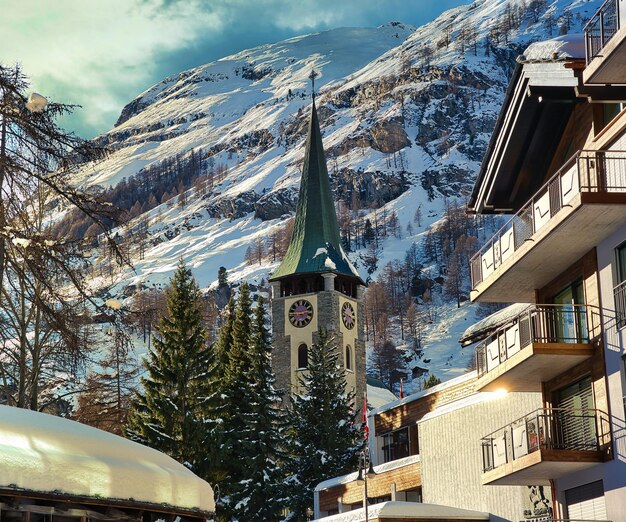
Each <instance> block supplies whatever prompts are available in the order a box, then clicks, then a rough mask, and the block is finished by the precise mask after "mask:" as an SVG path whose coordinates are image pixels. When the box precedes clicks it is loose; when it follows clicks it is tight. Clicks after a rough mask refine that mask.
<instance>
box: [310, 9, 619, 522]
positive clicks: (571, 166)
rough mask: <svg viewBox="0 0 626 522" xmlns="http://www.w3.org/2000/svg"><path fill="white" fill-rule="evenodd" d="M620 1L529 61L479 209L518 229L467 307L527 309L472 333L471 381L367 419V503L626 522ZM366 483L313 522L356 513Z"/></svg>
mask: <svg viewBox="0 0 626 522" xmlns="http://www.w3.org/2000/svg"><path fill="white" fill-rule="evenodd" d="M625 3H626V0H607V1H606V2H605V3H604V4H603V5H602V7H601V8H600V10H599V11H598V13H596V14H595V15H594V16H593V17H592V18H591V19H590V21H589V23H588V25H587V27H586V29H585V35H584V36H576V35H566V36H564V37H559V38H556V39H554V40H551V41H548V42H540V43H537V44H533V45H532V46H531V47H529V49H527V51H526V52H525V53H524V55H523V56H521V57H520V58H519V59H518V66H517V67H516V70H515V71H514V73H513V77H512V79H511V83H510V85H509V89H508V90H507V93H506V96H505V101H504V105H503V107H502V110H501V112H500V115H499V117H498V120H497V122H496V127H495V129H494V132H493V135H492V138H491V141H490V143H489V145H488V149H487V152H486V155H485V158H484V160H483V163H482V166H481V170H480V172H479V175H478V178H477V181H476V184H475V187H474V190H473V192H472V194H471V197H470V200H469V203H468V212H470V213H476V214H503V215H509V218H508V221H506V222H505V224H504V226H503V227H502V228H501V229H500V230H499V231H498V232H496V233H495V234H494V235H493V237H491V238H490V239H489V240H488V241H487V243H486V244H485V245H484V246H483V247H482V248H481V249H480V250H479V251H478V252H477V253H476V254H475V255H474V256H473V258H472V259H471V267H470V269H471V270H470V271H471V279H472V281H471V293H470V298H471V300H472V301H474V302H489V303H514V304H513V305H510V306H509V307H507V308H506V309H504V310H502V311H500V312H498V313H497V314H494V316H492V317H491V318H489V319H487V320H485V321H481V323H480V324H477V325H475V326H473V327H471V328H470V329H468V332H466V334H464V336H463V339H462V342H463V343H464V344H466V345H474V349H475V351H476V372H475V373H474V374H473V375H470V376H467V377H464V378H460V379H459V380H456V381H450V382H448V383H444V385H441V386H440V387H436V388H435V389H433V390H430V391H428V392H427V393H425V394H421V395H419V394H418V395H415V396H410V397H408V398H407V399H404V400H403V401H399V402H396V403H390V404H389V405H387V406H385V407H383V408H379V409H377V410H374V411H373V412H372V415H371V416H370V448H371V452H372V454H373V455H374V456H375V462H376V463H377V466H376V467H375V471H376V472H377V473H376V474H375V475H373V476H371V478H370V481H369V482H370V491H371V492H372V493H371V494H370V495H369V498H370V499H371V501H374V502H376V501H384V500H392V501H395V500H411V501H418V502H429V503H435V504H446V505H450V506H454V507H458V508H462V509H470V510H480V511H484V512H488V513H491V515H492V519H494V518H495V519H496V520H512V521H518V520H528V521H530V520H581V521H590V520H605V521H606V520H610V521H614V522H616V521H621V520H626V515H625V514H626V442H625V436H624V434H625V433H626V432H625V431H624V430H625V428H626V415H625V408H626V397H625V395H626V355H625V353H626V352H625V347H626V345H625V342H626V5H624V4H625ZM511 216H512V217H511ZM464 379H465V380H464ZM355 479H356V474H352V475H347V476H345V477H338V478H336V479H332V480H330V481H326V482H324V483H322V484H320V485H318V488H317V491H316V507H317V514H318V516H322V515H324V514H332V513H335V512H337V511H339V512H342V511H346V510H350V509H352V508H356V507H357V506H360V502H362V499H363V489H362V488H361V487H359V485H358V484H356V483H355V482H354V480H355Z"/></svg>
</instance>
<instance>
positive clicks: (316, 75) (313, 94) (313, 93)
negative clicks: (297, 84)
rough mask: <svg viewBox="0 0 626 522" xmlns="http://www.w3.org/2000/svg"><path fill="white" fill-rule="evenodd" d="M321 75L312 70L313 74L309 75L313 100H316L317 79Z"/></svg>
mask: <svg viewBox="0 0 626 522" xmlns="http://www.w3.org/2000/svg"><path fill="white" fill-rule="evenodd" d="M318 76H319V74H318V73H317V71H316V70H315V69H311V74H309V79H310V80H311V98H313V99H314V100H315V78H317V77H318Z"/></svg>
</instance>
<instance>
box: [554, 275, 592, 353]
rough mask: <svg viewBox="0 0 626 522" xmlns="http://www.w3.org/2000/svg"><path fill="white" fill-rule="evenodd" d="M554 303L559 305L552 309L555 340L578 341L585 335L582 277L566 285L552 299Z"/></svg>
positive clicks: (585, 337) (585, 321)
mask: <svg viewBox="0 0 626 522" xmlns="http://www.w3.org/2000/svg"><path fill="white" fill-rule="evenodd" d="M553 302H554V304H556V305H561V306H559V307H556V308H555V310H554V328H555V334H556V335H555V337H556V338H555V342H561V343H580V342H585V340H586V339H587V338H588V336H587V317H586V313H585V307H584V306H582V305H584V303H585V291H584V288H583V282H582V279H579V280H578V281H576V282H574V283H572V284H571V285H568V286H567V287H565V288H564V289H563V290H561V291H560V292H559V293H558V294H557V295H556V296H554V299H553Z"/></svg>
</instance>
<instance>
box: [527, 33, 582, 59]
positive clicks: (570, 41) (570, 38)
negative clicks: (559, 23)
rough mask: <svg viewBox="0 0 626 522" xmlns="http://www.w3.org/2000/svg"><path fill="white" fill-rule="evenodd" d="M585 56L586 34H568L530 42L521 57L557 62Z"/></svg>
mask: <svg viewBox="0 0 626 522" xmlns="http://www.w3.org/2000/svg"><path fill="white" fill-rule="evenodd" d="M577 58H578V59H581V58H585V36H584V35H582V34H566V35H563V36H558V37H556V38H552V39H550V40H544V41H543V42H535V43H532V44H530V45H529V46H528V47H527V48H526V50H525V51H524V54H523V55H522V56H521V57H520V58H519V60H520V61H521V62H557V61H564V60H571V59H577Z"/></svg>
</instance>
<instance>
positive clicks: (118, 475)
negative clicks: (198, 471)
mask: <svg viewBox="0 0 626 522" xmlns="http://www.w3.org/2000/svg"><path fill="white" fill-rule="evenodd" d="M0 470H1V471H0V490H4V491H6V490H15V491H26V492H36V493H47V494H55V495H65V496H68V497H79V498H81V499H82V498H86V497H89V498H94V499H98V500H99V501H102V500H105V499H110V500H115V501H128V502H129V504H132V505H137V504H146V505H147V506H156V505H158V506H164V507H166V506H169V507H171V508H174V509H172V511H174V512H176V511H177V510H180V511H181V512H191V511H194V512H195V511H198V512H200V513H202V514H207V513H213V512H214V511H215V504H214V501H213V491H212V490H211V486H209V484H208V483H206V482H205V481H204V480H202V479H200V478H199V477H197V476H196V475H194V474H193V473H192V472H191V471H190V470H188V469H187V468H186V467H185V466H183V465H182V464H180V463H179V462H176V461H175V460H174V459H172V458H170V457H168V456H167V455H165V454H163V453H161V452H159V451H156V450H154V449H151V448H148V447H146V446H142V445H141V444H137V443H135V442H131V441H129V440H126V439H124V438H122V437H118V436H117V435H113V434H112V433H107V432H105V431H102V430H98V429H96V428H92V427H91V426H86V425H84V424H80V423H78V422H74V421H71V420H67V419H63V418H61V417H55V416H52V415H47V414H45V413H38V412H34V411H30V410H23V409H20V408H13V407H9V406H0ZM117 503H118V504H119V503H123V502H117ZM177 508H178V509H177Z"/></svg>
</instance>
